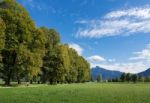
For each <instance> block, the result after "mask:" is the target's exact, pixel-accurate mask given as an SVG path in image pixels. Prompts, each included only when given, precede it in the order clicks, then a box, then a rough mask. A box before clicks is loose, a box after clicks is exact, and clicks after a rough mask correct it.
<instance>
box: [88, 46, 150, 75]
mask: <svg viewBox="0 0 150 103" xmlns="http://www.w3.org/2000/svg"><path fill="white" fill-rule="evenodd" d="M133 55H134V56H133V57H130V58H129V60H130V61H129V62H118V61H116V59H106V58H104V57H102V56H91V57H88V58H87V60H88V61H89V63H90V64H91V67H96V66H100V67H103V68H105V69H109V70H117V71H121V72H127V73H128V72H130V73H139V72H142V71H144V70H146V69H148V68H150V44H147V45H146V47H145V48H144V49H143V50H141V51H138V52H134V53H133Z"/></svg>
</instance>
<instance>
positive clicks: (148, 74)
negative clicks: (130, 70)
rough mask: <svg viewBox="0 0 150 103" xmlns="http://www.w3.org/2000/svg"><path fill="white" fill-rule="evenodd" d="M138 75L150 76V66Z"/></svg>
mask: <svg viewBox="0 0 150 103" xmlns="http://www.w3.org/2000/svg"><path fill="white" fill-rule="evenodd" d="M138 75H139V76H144V77H148V76H150V68H149V69H147V70H145V71H143V72H140V73H138Z"/></svg>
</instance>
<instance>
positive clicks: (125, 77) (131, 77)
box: [91, 73, 150, 83]
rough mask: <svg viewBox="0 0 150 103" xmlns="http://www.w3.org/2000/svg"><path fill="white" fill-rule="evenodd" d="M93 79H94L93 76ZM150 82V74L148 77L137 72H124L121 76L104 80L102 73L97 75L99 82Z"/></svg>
mask: <svg viewBox="0 0 150 103" xmlns="http://www.w3.org/2000/svg"><path fill="white" fill-rule="evenodd" d="M91 81H94V80H93V79H92V78H91ZM104 81H107V82H134V83H136V82H150V76H148V77H144V76H141V75H137V74H131V73H123V74H122V75H121V76H120V77H118V78H112V79H107V80H103V78H102V75H101V74H99V75H98V77H97V82H104Z"/></svg>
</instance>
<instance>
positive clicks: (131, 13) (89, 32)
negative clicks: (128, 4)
mask: <svg viewBox="0 0 150 103" xmlns="http://www.w3.org/2000/svg"><path fill="white" fill-rule="evenodd" d="M76 23H78V24H82V26H81V27H80V28H79V30H78V31H77V36H79V37H90V38H101V37H107V36H117V35H121V36H126V35H131V34H134V33H139V32H142V33H150V6H143V7H135V8H130V9H127V10H118V11H112V12H110V13H108V14H106V15H105V16H104V17H103V18H101V19H96V20H80V21H76Z"/></svg>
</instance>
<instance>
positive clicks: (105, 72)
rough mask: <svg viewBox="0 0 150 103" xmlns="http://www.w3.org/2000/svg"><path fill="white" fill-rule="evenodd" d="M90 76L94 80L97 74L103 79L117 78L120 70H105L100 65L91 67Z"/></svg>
mask: <svg viewBox="0 0 150 103" xmlns="http://www.w3.org/2000/svg"><path fill="white" fill-rule="evenodd" d="M91 73H92V77H93V79H94V80H96V79H97V77H98V75H100V74H101V75H102V78H103V80H106V79H113V78H118V77H120V76H121V74H122V72H119V71H112V70H107V69H104V68H101V67H98V66H97V67H95V68H92V69H91Z"/></svg>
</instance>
